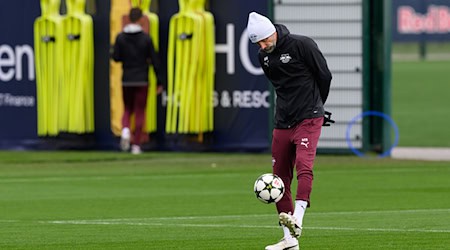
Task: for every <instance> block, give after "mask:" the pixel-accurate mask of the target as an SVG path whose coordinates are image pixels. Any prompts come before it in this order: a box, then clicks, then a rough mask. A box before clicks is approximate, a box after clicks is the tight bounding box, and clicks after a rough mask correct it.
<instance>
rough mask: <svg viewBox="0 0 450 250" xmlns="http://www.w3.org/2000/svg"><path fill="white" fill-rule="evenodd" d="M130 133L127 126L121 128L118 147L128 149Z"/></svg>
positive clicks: (123, 149)
mask: <svg viewBox="0 0 450 250" xmlns="http://www.w3.org/2000/svg"><path fill="white" fill-rule="evenodd" d="M130 138H131V133H130V129H129V128H123V129H122V134H121V136H120V149H122V151H128V150H129V149H130Z"/></svg>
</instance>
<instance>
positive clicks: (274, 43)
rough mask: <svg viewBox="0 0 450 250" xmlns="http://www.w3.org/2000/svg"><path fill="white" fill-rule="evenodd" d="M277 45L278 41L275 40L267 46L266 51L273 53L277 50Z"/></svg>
mask: <svg viewBox="0 0 450 250" xmlns="http://www.w3.org/2000/svg"><path fill="white" fill-rule="evenodd" d="M276 46H277V44H276V42H273V44H272V45H271V46H267V47H266V48H265V49H264V51H265V52H266V53H272V52H273V51H274V50H275V47H276Z"/></svg>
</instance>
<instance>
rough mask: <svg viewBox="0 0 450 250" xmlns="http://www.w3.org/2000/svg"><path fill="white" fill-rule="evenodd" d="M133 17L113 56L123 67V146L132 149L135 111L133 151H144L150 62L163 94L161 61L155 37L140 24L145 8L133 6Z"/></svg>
mask: <svg viewBox="0 0 450 250" xmlns="http://www.w3.org/2000/svg"><path fill="white" fill-rule="evenodd" d="M129 18H130V21H131V23H130V24H128V25H126V26H125V27H124V29H123V31H122V32H121V33H120V34H119V35H118V36H117V38H116V41H115V44H114V50H113V53H112V58H113V59H114V61H118V62H122V68H123V75H122V90H123V102H124V106H125V110H124V114H123V117H122V134H121V140H120V146H121V148H122V150H123V151H128V150H129V149H130V138H131V131H130V116H131V114H132V113H134V115H135V130H134V133H133V145H132V146H131V153H133V154H140V153H141V139H142V129H143V125H144V120H145V108H146V105H147V92H148V71H149V67H150V65H153V68H154V69H155V73H156V77H157V79H158V80H157V81H158V91H157V93H158V94H159V93H161V91H162V81H161V79H162V78H161V67H160V64H161V63H160V60H159V58H158V54H157V53H156V52H155V49H154V47H153V42H152V39H151V38H150V36H149V35H148V34H146V33H144V32H143V30H142V27H141V26H140V25H139V24H138V21H139V19H141V18H142V11H141V10H140V9H139V8H132V9H131V10H130V14H129Z"/></svg>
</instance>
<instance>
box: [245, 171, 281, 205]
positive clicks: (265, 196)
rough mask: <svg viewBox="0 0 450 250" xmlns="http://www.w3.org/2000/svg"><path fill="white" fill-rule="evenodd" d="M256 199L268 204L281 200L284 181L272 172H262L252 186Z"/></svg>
mask: <svg viewBox="0 0 450 250" xmlns="http://www.w3.org/2000/svg"><path fill="white" fill-rule="evenodd" d="M253 190H254V191H255V194H256V198H258V200H260V201H262V202H264V203H266V204H269V203H274V202H278V201H279V200H281V198H282V197H283V194H284V183H283V181H282V180H281V178H280V177H278V176H276V175H274V174H270V173H268V174H263V175H261V176H260V177H258V179H256V181H255V186H254V188H253Z"/></svg>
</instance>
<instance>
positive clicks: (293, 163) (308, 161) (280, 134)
mask: <svg viewBox="0 0 450 250" xmlns="http://www.w3.org/2000/svg"><path fill="white" fill-rule="evenodd" d="M322 123H323V117H319V118H312V119H305V120H303V121H302V122H300V123H299V124H297V125H296V126H294V127H292V128H289V129H274V130H273V138H272V163H273V173H274V174H276V175H278V176H279V177H280V178H281V179H282V180H283V182H284V185H285V189H286V191H285V193H284V196H283V198H282V199H281V200H280V201H279V202H277V203H276V207H277V210H278V213H281V212H285V213H288V212H291V213H293V212H294V204H293V201H292V193H291V182H292V178H293V172H294V167H295V169H296V173H297V180H298V186H297V193H296V197H295V199H296V200H304V201H307V202H308V205H309V203H310V200H309V199H310V194H311V190H312V181H313V165H314V158H315V157H316V149H317V143H318V141H319V136H320V132H321V130H322Z"/></svg>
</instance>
